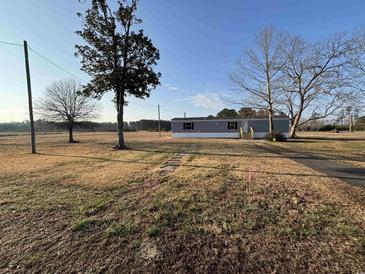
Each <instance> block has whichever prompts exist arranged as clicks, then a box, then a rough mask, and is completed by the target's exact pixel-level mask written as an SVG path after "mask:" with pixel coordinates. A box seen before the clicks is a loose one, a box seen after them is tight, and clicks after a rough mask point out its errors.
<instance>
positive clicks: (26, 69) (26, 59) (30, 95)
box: [24, 41, 37, 154]
mask: <svg viewBox="0 0 365 274" xmlns="http://www.w3.org/2000/svg"><path fill="white" fill-rule="evenodd" d="M24 57H25V71H26V75H27V88H28V106H29V122H30V136H31V142H32V153H33V154H35V153H37V151H36V146H35V132H34V120H33V103H32V85H31V81H30V70H29V58H28V43H27V41H24Z"/></svg>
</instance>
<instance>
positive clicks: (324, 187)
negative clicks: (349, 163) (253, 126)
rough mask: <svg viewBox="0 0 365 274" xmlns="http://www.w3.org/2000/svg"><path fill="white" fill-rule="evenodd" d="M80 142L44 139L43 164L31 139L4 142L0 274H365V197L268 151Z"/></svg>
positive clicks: (147, 141)
mask: <svg viewBox="0 0 365 274" xmlns="http://www.w3.org/2000/svg"><path fill="white" fill-rule="evenodd" d="M75 137H76V139H77V140H78V141H80V143H77V144H68V143H67V142H66V141H67V135H66V134H49V135H42V136H38V150H39V154H38V155H31V154H29V149H30V148H29V143H28V142H29V141H28V138H27V137H26V136H2V137H0V231H1V235H0V246H1V248H0V272H10V271H25V270H28V271H33V272H36V271H48V272H55V271H60V272H69V271H71V270H74V271H75V272H78V271H80V272H81V271H83V272H99V271H110V272H112V271H122V272H123V271H124V272H126V271H128V272H133V271H138V272H148V271H149V272H191V271H195V272H249V273H254V272H302V271H308V272H332V273H333V272H361V271H364V269H365V190H364V189H361V188H356V187H353V186H350V185H347V184H345V183H343V182H341V181H339V180H338V179H332V178H328V177H326V176H324V175H323V174H321V173H319V172H316V171H313V170H311V169H309V168H306V167H304V166H302V165H300V164H297V163H295V162H293V161H291V160H289V159H285V158H281V157H280V156H279V155H277V154H275V153H268V152H267V151H265V150H261V149H260V145H258V144H260V142H261V141H243V140H214V139H212V140H205V139H202V140H196V139H195V140H193V139H172V138H170V136H169V134H168V133H164V134H163V137H162V138H159V137H158V134H157V133H147V132H136V133H127V134H126V140H127V145H128V147H129V149H128V150H126V151H114V150H113V149H112V147H113V144H114V138H115V136H114V134H111V133H82V134H77V135H76V136H75ZM307 140H308V143H305V144H304V145H303V147H301V148H302V149H308V148H309V146H307V145H312V146H315V149H317V150H318V152H323V153H325V151H327V150H328V149H324V150H323V151H319V149H320V148H321V147H323V146H329V147H330V148H331V149H333V148H336V149H337V150H339V151H341V152H338V153H339V155H340V154H341V153H343V155H350V157H351V154H348V152H349V151H347V150H356V147H358V146H359V145H360V146H361V144H362V143H361V142H359V143H357V141H347V142H344V144H343V143H342V142H340V143H339V144H337V143H332V141H327V140H321V141H318V143H317V141H316V142H311V139H307ZM334 142H337V141H336V140H335V141H334ZM353 142H355V143H354V144H355V145H354V146H352V143H353ZM294 144H295V145H297V146H298V147H299V146H301V143H294V142H293V143H289V142H288V143H287V144H285V145H294ZM348 146H349V147H348ZM187 147H188V153H187V156H185V157H184V158H183V160H182V162H181V164H180V166H179V167H178V168H177V169H176V170H175V171H173V172H172V173H170V174H168V175H167V176H161V173H160V171H161V170H160V167H161V165H163V163H165V162H166V161H167V160H168V159H170V158H171V157H173V156H174V155H175V154H176V153H178V152H180V151H182V150H183V149H186V148H187ZM341 155H342V154H341ZM249 172H251V173H252V174H253V180H252V182H251V183H249V182H248V181H247V176H248V174H249Z"/></svg>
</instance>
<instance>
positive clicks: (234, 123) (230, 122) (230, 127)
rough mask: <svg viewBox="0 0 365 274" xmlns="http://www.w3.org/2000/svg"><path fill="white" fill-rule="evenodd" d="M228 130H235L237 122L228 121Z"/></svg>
mask: <svg viewBox="0 0 365 274" xmlns="http://www.w3.org/2000/svg"><path fill="white" fill-rule="evenodd" d="M228 130H237V121H235V122H233V121H229V122H228Z"/></svg>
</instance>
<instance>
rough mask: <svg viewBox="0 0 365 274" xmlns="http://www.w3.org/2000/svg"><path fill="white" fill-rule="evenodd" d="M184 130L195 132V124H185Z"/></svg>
mask: <svg viewBox="0 0 365 274" xmlns="http://www.w3.org/2000/svg"><path fill="white" fill-rule="evenodd" d="M184 130H194V123H184Z"/></svg>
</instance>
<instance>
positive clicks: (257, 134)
mask: <svg viewBox="0 0 365 274" xmlns="http://www.w3.org/2000/svg"><path fill="white" fill-rule="evenodd" d="M267 134H268V132H254V133H253V138H254V139H262V138H265V136H266V135H267ZM280 134H282V135H283V136H284V137H285V138H288V137H289V132H280Z"/></svg>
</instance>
